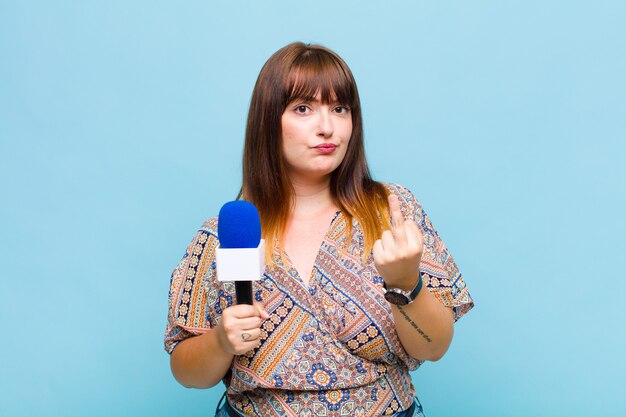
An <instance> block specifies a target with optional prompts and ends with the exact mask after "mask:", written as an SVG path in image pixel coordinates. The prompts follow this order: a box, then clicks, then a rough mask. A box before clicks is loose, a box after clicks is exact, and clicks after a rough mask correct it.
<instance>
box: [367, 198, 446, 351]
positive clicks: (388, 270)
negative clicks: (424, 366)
mask: <svg viewBox="0 0 626 417" xmlns="http://www.w3.org/2000/svg"><path fill="white" fill-rule="evenodd" d="M389 209H390V214H391V224H392V227H391V230H390V231H389V230H386V231H385V232H383V235H382V237H381V239H379V240H378V241H376V243H375V244H374V261H375V263H376V268H377V269H378V271H379V272H380V274H381V276H382V277H383V280H384V281H385V283H386V284H387V285H388V286H392V287H396V288H400V289H403V290H408V291H410V290H412V289H413V288H414V287H415V285H416V283H417V278H418V273H419V264H420V260H421V258H422V253H423V250H424V243H423V239H422V235H421V233H420V231H419V228H418V227H417V225H416V224H415V222H413V221H410V220H409V221H405V220H404V218H403V216H402V212H401V210H400V205H399V202H398V197H397V196H395V195H391V196H389ZM391 310H392V313H393V317H394V321H395V324H396V332H397V333H398V336H399V338H400V342H401V343H402V346H403V347H404V349H405V350H406V351H407V353H408V354H409V355H411V356H412V357H414V358H416V359H420V360H431V361H435V360H438V359H440V358H441V357H442V356H443V354H444V353H445V352H446V350H447V349H448V347H449V346H450V342H451V341H452V334H453V328H454V316H453V314H452V310H451V309H449V308H447V307H445V306H443V305H442V304H441V303H440V302H439V301H438V300H437V299H435V297H434V296H433V295H432V294H431V293H430V291H428V289H427V288H423V289H422V290H421V291H420V293H419V295H418V296H417V298H416V299H415V300H414V301H413V302H412V303H410V304H408V305H406V306H402V307H398V306H395V305H392V306H391Z"/></svg>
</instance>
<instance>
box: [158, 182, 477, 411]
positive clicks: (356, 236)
mask: <svg viewBox="0 0 626 417" xmlns="http://www.w3.org/2000/svg"><path fill="white" fill-rule="evenodd" d="M387 187H388V189H389V191H390V192H391V193H394V194H396V195H398V196H399V201H400V206H401V209H402V212H403V214H404V216H405V218H407V219H413V220H414V221H415V222H416V223H417V225H418V226H419V227H420V229H421V232H422V234H423V236H424V253H423V255H422V260H421V264H420V272H421V274H422V279H423V282H424V285H425V288H428V289H429V290H430V291H431V292H432V293H433V295H434V296H435V297H436V298H437V299H438V300H439V301H440V302H441V303H443V304H444V305H445V306H447V307H450V308H452V310H453V311H454V319H455V321H456V320H458V319H459V318H460V317H461V316H462V315H463V314H465V313H466V312H467V311H469V310H470V309H471V308H472V307H473V305H474V303H473V301H472V298H471V297H470V294H469V292H468V290H467V287H466V286H465V282H464V281H463V278H462V277H461V274H460V273H459V270H458V268H457V266H456V264H455V263H454V260H453V259H452V256H451V255H450V254H449V253H448V250H447V249H446V246H445V245H444V243H443V241H442V240H441V239H440V237H439V235H438V234H437V232H436V231H435V229H434V228H433V226H432V224H431V223H430V220H429V219H428V217H427V216H426V213H425V212H424V210H423V209H422V207H421V205H420V204H419V203H418V202H417V200H416V199H415V197H414V196H413V194H411V192H410V191H408V190H407V189H405V188H403V187H401V186H398V185H387ZM352 227H353V232H352V236H350V237H347V236H346V235H347V232H346V231H347V221H346V218H345V217H344V216H343V215H342V214H341V213H340V212H338V213H337V215H336V216H335V218H334V219H333V221H332V223H331V224H330V226H329V229H328V231H327V233H326V235H325V237H324V239H323V242H322V245H321V247H320V250H319V252H318V255H317V258H316V260H315V264H314V268H313V271H312V275H311V279H310V282H309V284H308V285H305V284H304V282H303V281H302V280H301V279H300V277H299V276H298V273H297V272H296V270H295V268H294V267H293V266H292V265H291V263H290V262H289V259H288V258H287V257H286V255H285V256H284V257H282V256H281V255H280V250H279V249H278V248H276V249H275V251H274V255H273V265H271V266H268V267H267V268H266V270H265V273H264V275H263V277H262V279H261V280H259V281H257V282H255V283H254V287H253V292H254V297H255V299H256V300H257V301H260V302H262V303H263V305H264V306H265V309H266V310H267V312H268V313H269V315H270V318H269V319H267V320H265V321H264V322H263V324H262V325H261V345H260V346H259V347H258V348H256V349H254V350H251V351H250V352H247V353H246V354H244V355H241V356H235V359H234V360H233V363H232V365H231V367H230V371H229V372H228V373H227V374H226V376H225V377H224V380H223V382H224V384H225V385H226V387H227V396H228V400H229V402H230V404H231V405H232V406H233V407H234V408H236V409H238V410H240V411H241V412H243V413H245V414H246V415H251V416H263V417H266V416H322V415H323V416H329V417H330V416H374V415H390V414H393V413H395V412H397V411H401V410H404V409H407V408H408V407H410V405H411V404H412V402H413V398H414V396H415V389H414V387H413V384H412V383H411V377H410V375H409V371H411V370H415V369H417V368H418V367H419V366H420V365H421V362H420V361H418V360H416V359H415V358H412V357H410V356H409V355H408V354H407V353H406V351H405V350H404V348H403V347H402V345H401V343H400V340H399V338H398V335H397V333H396V331H395V328H394V322H393V316H392V314H391V308H390V306H389V304H388V303H387V301H386V300H385V299H384V296H383V295H384V290H383V280H382V278H381V277H380V275H379V274H378V272H377V270H376V267H375V266H374V260H373V257H372V254H371V253H370V254H369V256H368V257H367V260H366V262H363V261H362V259H363V256H362V255H363V254H362V252H363V242H364V237H363V233H362V231H361V229H360V227H359V224H358V222H357V221H353V224H352ZM348 238H349V242H346V239H348ZM346 243H347V244H346ZM217 245H218V239H217V219H216V218H212V219H210V220H208V221H206V222H205V223H204V224H203V225H202V228H201V229H200V230H199V231H198V233H197V234H196V236H195V238H194V239H193V241H192V242H191V244H190V245H189V247H188V249H187V253H186V254H185V256H184V257H183V259H182V261H181V262H180V264H179V265H178V266H177V267H176V269H174V272H173V273H172V278H171V286H170V293H169V315H168V325H167V330H166V333H165V349H166V350H167V351H168V352H169V353H171V352H172V351H173V350H174V348H175V347H176V344H177V343H178V342H180V341H181V340H184V339H185V338H188V337H190V336H194V335H198V334H201V333H204V332H206V331H208V330H209V329H211V328H213V327H215V326H217V325H218V324H219V322H220V318H221V314H222V311H223V310H224V309H225V308H227V307H228V306H230V305H232V304H233V302H234V297H235V286H234V284H233V283H230V282H219V281H217V279H216V269H215V248H216V246H217Z"/></svg>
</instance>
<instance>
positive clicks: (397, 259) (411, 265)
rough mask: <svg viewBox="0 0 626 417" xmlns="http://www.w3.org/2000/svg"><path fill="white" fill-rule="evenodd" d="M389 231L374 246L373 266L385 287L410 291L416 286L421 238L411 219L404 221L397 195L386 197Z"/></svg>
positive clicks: (422, 240) (420, 255)
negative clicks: (389, 219)
mask: <svg viewBox="0 0 626 417" xmlns="http://www.w3.org/2000/svg"><path fill="white" fill-rule="evenodd" d="M389 212H390V215H391V230H385V231H384V232H383V235H382V237H381V238H380V239H378V240H377V241H376V242H375V243H374V248H373V253H374V263H375V265H376V269H378V272H379V273H380V275H381V276H382V277H383V280H384V281H385V284H386V285H387V286H388V287H394V288H400V289H402V290H405V291H410V290H412V289H413V288H414V287H415V285H416V284H417V279H418V276H419V264H420V261H421V259H422V253H423V251H424V239H423V238H422V233H421V232H420V230H419V228H418V227H417V225H416V224H415V222H414V221H412V220H404V217H403V216H402V211H401V210H400V203H399V201H398V196H396V195H390V196H389Z"/></svg>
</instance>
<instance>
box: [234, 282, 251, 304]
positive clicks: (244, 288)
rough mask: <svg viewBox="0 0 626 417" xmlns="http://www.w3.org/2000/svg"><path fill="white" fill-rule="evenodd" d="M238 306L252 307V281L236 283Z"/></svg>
mask: <svg viewBox="0 0 626 417" xmlns="http://www.w3.org/2000/svg"><path fill="white" fill-rule="evenodd" d="M235 294H236V295H237V304H249V305H252V281H235Z"/></svg>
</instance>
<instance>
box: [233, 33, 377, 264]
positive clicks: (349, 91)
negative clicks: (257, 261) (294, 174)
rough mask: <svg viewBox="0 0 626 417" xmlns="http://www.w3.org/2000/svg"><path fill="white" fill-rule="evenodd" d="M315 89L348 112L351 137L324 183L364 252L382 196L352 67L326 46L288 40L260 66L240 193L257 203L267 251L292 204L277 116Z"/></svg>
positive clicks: (279, 235)
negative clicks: (357, 231) (358, 232)
mask: <svg viewBox="0 0 626 417" xmlns="http://www.w3.org/2000/svg"><path fill="white" fill-rule="evenodd" d="M317 94H319V95H320V96H321V97H320V99H321V101H322V102H323V103H324V104H328V103H330V102H331V101H337V102H339V103H341V104H344V105H347V106H349V108H350V111H351V115H352V136H351V137H350V141H349V143H348V148H347V150H346V155H345V157H344V159H343V161H342V162H341V164H340V165H339V167H337V169H335V171H333V173H332V174H331V181H330V187H331V193H332V196H333V198H334V199H335V202H336V204H337V205H338V206H339V208H340V210H341V211H342V213H343V214H344V216H346V218H347V224H348V231H347V232H348V234H349V235H350V234H351V233H352V227H351V226H352V219H353V218H356V220H357V221H358V222H359V224H360V225H361V228H362V230H363V233H364V237H365V242H364V243H365V248H364V249H365V251H364V253H363V256H364V257H366V256H368V255H369V252H370V250H371V249H372V247H373V245H374V242H375V241H376V239H378V238H379V237H380V235H381V234H382V231H383V229H384V228H385V227H386V226H385V225H387V227H388V225H389V209H388V206H387V195H388V193H387V189H386V188H385V186H384V185H382V184H381V183H379V182H376V181H374V180H373V179H372V177H371V175H370V171H369V168H368V166H367V161H366V159H365V148H364V145H363V123H362V120H361V103H360V100H359V93H358V90H357V87H356V83H355V81H354V77H353V76H352V72H351V71H350V69H349V68H348V66H347V65H346V63H345V62H344V61H343V60H342V59H341V58H340V57H339V56H338V55H337V54H336V53H335V52H333V51H331V50H330V49H328V48H325V47H323V46H320V45H306V44H304V43H301V42H295V43H291V44H289V45H287V46H285V47H283V48H281V49H280V50H278V51H277V52H276V53H274V55H272V56H271V57H270V59H268V61H267V62H266V63H265V65H264V66H263V68H262V69H261V72H260V73H259V77H258V78H257V81H256V85H255V86H254V91H253V92H252V99H251V102H250V111H249V113H248V123H247V126H246V141H245V145H244V152H243V184H242V187H241V191H240V193H239V196H240V197H241V198H243V199H245V200H247V201H250V202H251V203H253V204H254V205H255V206H256V207H257V208H258V210H259V214H260V216H261V225H262V231H263V238H264V239H265V240H266V242H267V243H266V244H267V249H268V252H267V254H268V255H270V254H271V251H272V250H273V246H274V245H273V243H274V242H275V241H276V240H278V241H281V240H282V238H283V235H284V232H285V229H286V226H287V221H288V219H289V215H290V213H291V210H292V205H293V201H294V191H293V188H292V185H291V182H290V180H289V177H288V175H287V169H286V166H285V162H284V159H283V156H282V151H281V136H282V133H281V117H282V114H283V112H284V111H285V108H286V107H287V104H289V103H290V102H291V101H293V100H294V99H314V98H315V97H316V95H317ZM347 241H349V239H348V240H347ZM268 257H269V256H268Z"/></svg>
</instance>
